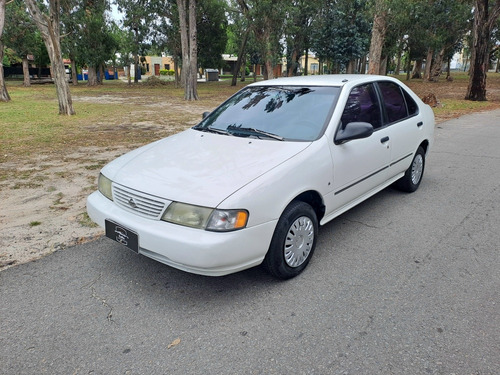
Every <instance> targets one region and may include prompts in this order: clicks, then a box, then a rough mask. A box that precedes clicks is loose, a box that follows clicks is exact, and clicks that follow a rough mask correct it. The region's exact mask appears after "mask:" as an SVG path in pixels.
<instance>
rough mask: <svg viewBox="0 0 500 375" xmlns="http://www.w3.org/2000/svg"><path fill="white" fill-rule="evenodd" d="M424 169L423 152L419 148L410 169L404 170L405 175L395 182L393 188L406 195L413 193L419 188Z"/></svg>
mask: <svg viewBox="0 0 500 375" xmlns="http://www.w3.org/2000/svg"><path fill="white" fill-rule="evenodd" d="M424 169H425V151H424V149H423V148H422V147H419V148H418V150H417V152H416V153H415V156H414V157H413V160H412V162H411V164H410V167H409V168H408V169H407V170H406V172H405V175H404V176H403V177H401V178H400V179H399V180H397V181H396V183H395V185H394V186H395V187H396V188H397V189H399V190H401V191H406V192H407V193H413V192H414V191H415V190H417V189H418V187H419V186H420V182H421V181H422V177H423V175H424Z"/></svg>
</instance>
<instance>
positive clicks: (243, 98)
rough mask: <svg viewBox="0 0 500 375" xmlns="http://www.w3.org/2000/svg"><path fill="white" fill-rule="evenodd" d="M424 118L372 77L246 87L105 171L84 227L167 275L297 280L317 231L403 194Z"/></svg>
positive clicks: (424, 138)
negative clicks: (257, 274)
mask: <svg viewBox="0 0 500 375" xmlns="http://www.w3.org/2000/svg"><path fill="white" fill-rule="evenodd" d="M433 134H434V115H433V112H432V110H431V108H430V107H429V106H427V105H425V104H424V103H423V102H422V101H421V100H420V99H419V98H418V97H417V96H416V95H415V94H414V93H413V92H412V91H411V90H410V89H409V88H408V87H406V86H405V85H404V84H402V83H401V82H400V81H398V80H396V79H393V78H390V77H383V76H371V75H332V76H309V77H307V76H306V77H293V78H280V79H275V80H270V81H265V82H258V83H254V84H251V85H249V86H247V87H245V88H244V89H242V90H240V91H239V92H237V93H236V94H235V95H233V96H232V97H230V98H229V99H228V100H227V101H225V102H224V103H223V104H222V105H220V106H219V107H218V108H217V109H215V110H214V111H213V112H212V113H210V114H208V113H207V114H204V118H203V120H202V121H201V122H200V123H199V124H198V125H196V126H194V127H193V128H191V129H189V130H186V131H184V132H182V133H179V134H176V135H173V136H170V137H168V138H165V139H162V140H159V141H157V142H154V143H152V144H149V145H146V146H144V147H141V148H139V149H137V150H134V151H132V152H129V153H127V154H125V155H123V156H121V157H119V158H118V159H116V160H114V161H112V162H111V163H109V164H108V165H106V166H105V167H104V168H103V169H102V171H101V173H100V175H99V181H98V191H96V192H94V193H93V194H92V195H90V196H89V198H88V201H87V210H88V213H89V216H90V217H91V218H92V220H94V221H95V222H96V223H97V224H99V225H100V226H101V227H103V228H105V231H106V236H107V237H110V238H111V239H113V240H115V241H118V242H120V243H122V244H123V245H125V246H126V247H128V248H130V249H131V250H133V251H134V252H136V253H139V254H142V255H145V256H148V257H150V258H153V259H155V260H157V261H159V262H162V263H165V264H167V265H170V266H172V267H175V268H178V269H181V270H184V271H188V272H193V273H196V274H202V275H211V276H220V275H226V274H229V273H233V272H237V271H240V270H243V269H246V268H250V267H254V266H257V265H259V264H263V265H264V266H265V268H266V269H267V270H268V271H269V272H270V273H271V274H272V275H274V276H276V277H278V278H282V279H287V278H291V277H294V276H296V275H298V274H299V273H300V272H301V271H302V270H304V268H305V267H306V266H307V264H308V263H309V260H310V259H311V257H312V255H313V252H314V248H315V245H316V240H317V235H318V225H323V224H326V223H327V222H329V221H330V220H332V219H333V218H335V217H336V216H338V215H340V214H342V213H343V212H345V211H347V210H349V209H350V208H351V207H353V206H355V205H357V204H358V203H360V202H362V201H363V200H365V199H367V198H369V197H370V196H372V195H373V194H375V193H377V192H379V191H380V190H382V189H384V188H385V187H387V186H389V185H391V184H395V185H396V187H398V188H400V189H402V190H404V191H408V192H413V191H415V190H417V188H418V186H419V185H420V182H421V180H422V175H423V172H424V166H425V157H426V155H427V153H428V151H429V148H430V147H431V145H432V142H433Z"/></svg>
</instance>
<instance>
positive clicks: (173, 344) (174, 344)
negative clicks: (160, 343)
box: [167, 338, 181, 349]
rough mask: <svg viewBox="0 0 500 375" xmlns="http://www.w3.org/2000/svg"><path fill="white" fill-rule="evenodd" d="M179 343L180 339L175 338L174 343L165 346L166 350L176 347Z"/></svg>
mask: <svg viewBox="0 0 500 375" xmlns="http://www.w3.org/2000/svg"><path fill="white" fill-rule="evenodd" d="M180 343H181V339H180V338H177V339H175V340H174V341H172V343H171V344H170V345H169V346H167V349H170V348H173V347H174V346H177V345H179V344H180Z"/></svg>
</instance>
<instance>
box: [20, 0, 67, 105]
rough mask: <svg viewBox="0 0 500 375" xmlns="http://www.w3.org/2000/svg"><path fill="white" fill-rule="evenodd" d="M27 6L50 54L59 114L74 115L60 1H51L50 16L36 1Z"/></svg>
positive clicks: (31, 0)
mask: <svg viewBox="0 0 500 375" xmlns="http://www.w3.org/2000/svg"><path fill="white" fill-rule="evenodd" d="M26 5H27V6H28V10H29V12H30V14H31V17H32V18H33V19H34V21H35V23H36V25H37V27H38V30H39V31H40V34H41V36H42V39H43V41H44V43H45V47H47V52H48V53H49V58H50V65H51V68H52V72H53V78H54V84H55V86H56V92H57V99H58V101H59V114H60V115H74V114H75V110H74V109H73V101H72V99H71V93H70V91H69V83H68V80H67V79H66V71H65V69H64V62H63V58H62V54H61V43H60V33H59V12H60V9H59V1H57V0H50V1H49V15H47V14H45V13H43V12H42V11H41V10H40V8H39V7H38V3H37V2H35V0H26Z"/></svg>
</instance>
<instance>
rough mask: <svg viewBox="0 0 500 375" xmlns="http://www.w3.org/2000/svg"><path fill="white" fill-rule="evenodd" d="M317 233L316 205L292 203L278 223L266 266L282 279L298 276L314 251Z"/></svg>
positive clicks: (265, 260) (271, 272) (267, 255)
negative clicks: (314, 206) (314, 208)
mask: <svg viewBox="0 0 500 375" xmlns="http://www.w3.org/2000/svg"><path fill="white" fill-rule="evenodd" d="M317 234H318V218H317V217H316V213H315V212H314V210H313V208H312V207H311V206H310V205H308V204H307V203H304V202H300V201H296V202H292V203H290V204H289V205H288V207H287V208H285V211H283V214H282V215H281V217H280V219H279V221H278V224H277V225H276V229H275V230H274V234H273V238H272V240H271V245H270V246H269V250H268V252H267V254H266V257H265V259H264V262H263V265H264V267H265V268H266V269H267V271H268V272H269V273H270V274H271V275H273V276H275V277H277V278H279V279H290V278H292V277H295V276H297V275H298V274H299V273H301V272H302V271H303V270H304V269H305V268H306V267H307V264H308V263H309V260H310V259H311V257H312V255H313V253H314V249H315V247H316V238H317Z"/></svg>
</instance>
